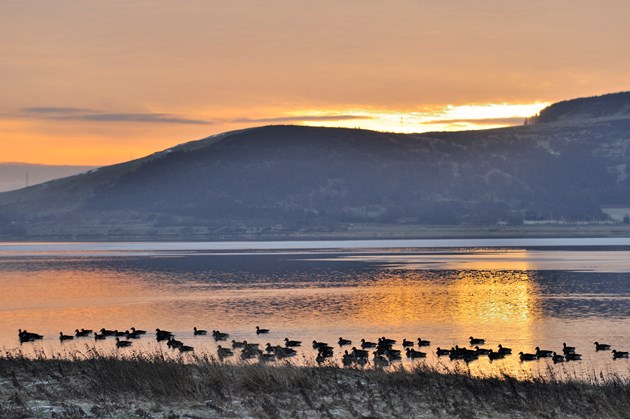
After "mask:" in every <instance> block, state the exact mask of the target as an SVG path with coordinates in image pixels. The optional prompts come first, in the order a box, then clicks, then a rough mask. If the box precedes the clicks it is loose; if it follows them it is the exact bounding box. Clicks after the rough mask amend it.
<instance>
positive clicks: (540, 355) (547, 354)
mask: <svg viewBox="0 0 630 419" xmlns="http://www.w3.org/2000/svg"><path fill="white" fill-rule="evenodd" d="M535 349H536V356H537V357H538V358H550V357H552V356H553V351H548V350H546V349H540V348H539V347H538V346H536V348H535Z"/></svg>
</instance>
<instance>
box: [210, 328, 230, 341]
mask: <svg viewBox="0 0 630 419" xmlns="http://www.w3.org/2000/svg"><path fill="white" fill-rule="evenodd" d="M212 337H213V338H214V340H215V341H219V340H226V339H227V338H229V337H230V334H229V333H222V332H219V331H218V330H213V331H212Z"/></svg>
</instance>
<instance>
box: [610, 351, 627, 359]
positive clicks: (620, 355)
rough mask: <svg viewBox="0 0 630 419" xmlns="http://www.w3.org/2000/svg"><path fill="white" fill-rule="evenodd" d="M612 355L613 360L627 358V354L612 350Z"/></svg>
mask: <svg viewBox="0 0 630 419" xmlns="http://www.w3.org/2000/svg"><path fill="white" fill-rule="evenodd" d="M612 354H613V359H619V358H627V357H628V352H625V351H618V350H616V349H613V351H612Z"/></svg>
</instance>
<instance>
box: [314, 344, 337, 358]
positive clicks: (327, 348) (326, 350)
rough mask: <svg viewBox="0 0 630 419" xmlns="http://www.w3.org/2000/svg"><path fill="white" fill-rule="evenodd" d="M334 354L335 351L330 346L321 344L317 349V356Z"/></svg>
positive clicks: (330, 356) (328, 356) (329, 356)
mask: <svg viewBox="0 0 630 419" xmlns="http://www.w3.org/2000/svg"><path fill="white" fill-rule="evenodd" d="M334 354H335V351H334V349H333V348H331V347H330V346H322V347H320V348H319V350H318V351H317V356H321V357H324V358H332V357H333V356H334Z"/></svg>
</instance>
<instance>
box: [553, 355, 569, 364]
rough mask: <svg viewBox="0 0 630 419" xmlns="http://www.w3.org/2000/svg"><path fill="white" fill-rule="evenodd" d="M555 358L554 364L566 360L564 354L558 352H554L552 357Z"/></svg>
mask: <svg viewBox="0 0 630 419" xmlns="http://www.w3.org/2000/svg"><path fill="white" fill-rule="evenodd" d="M569 353H572V352H569ZM551 359H552V360H553V363H554V364H557V363H558V362H564V356H562V355H559V354H557V353H555V352H554V353H553V357H552V358H551Z"/></svg>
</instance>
